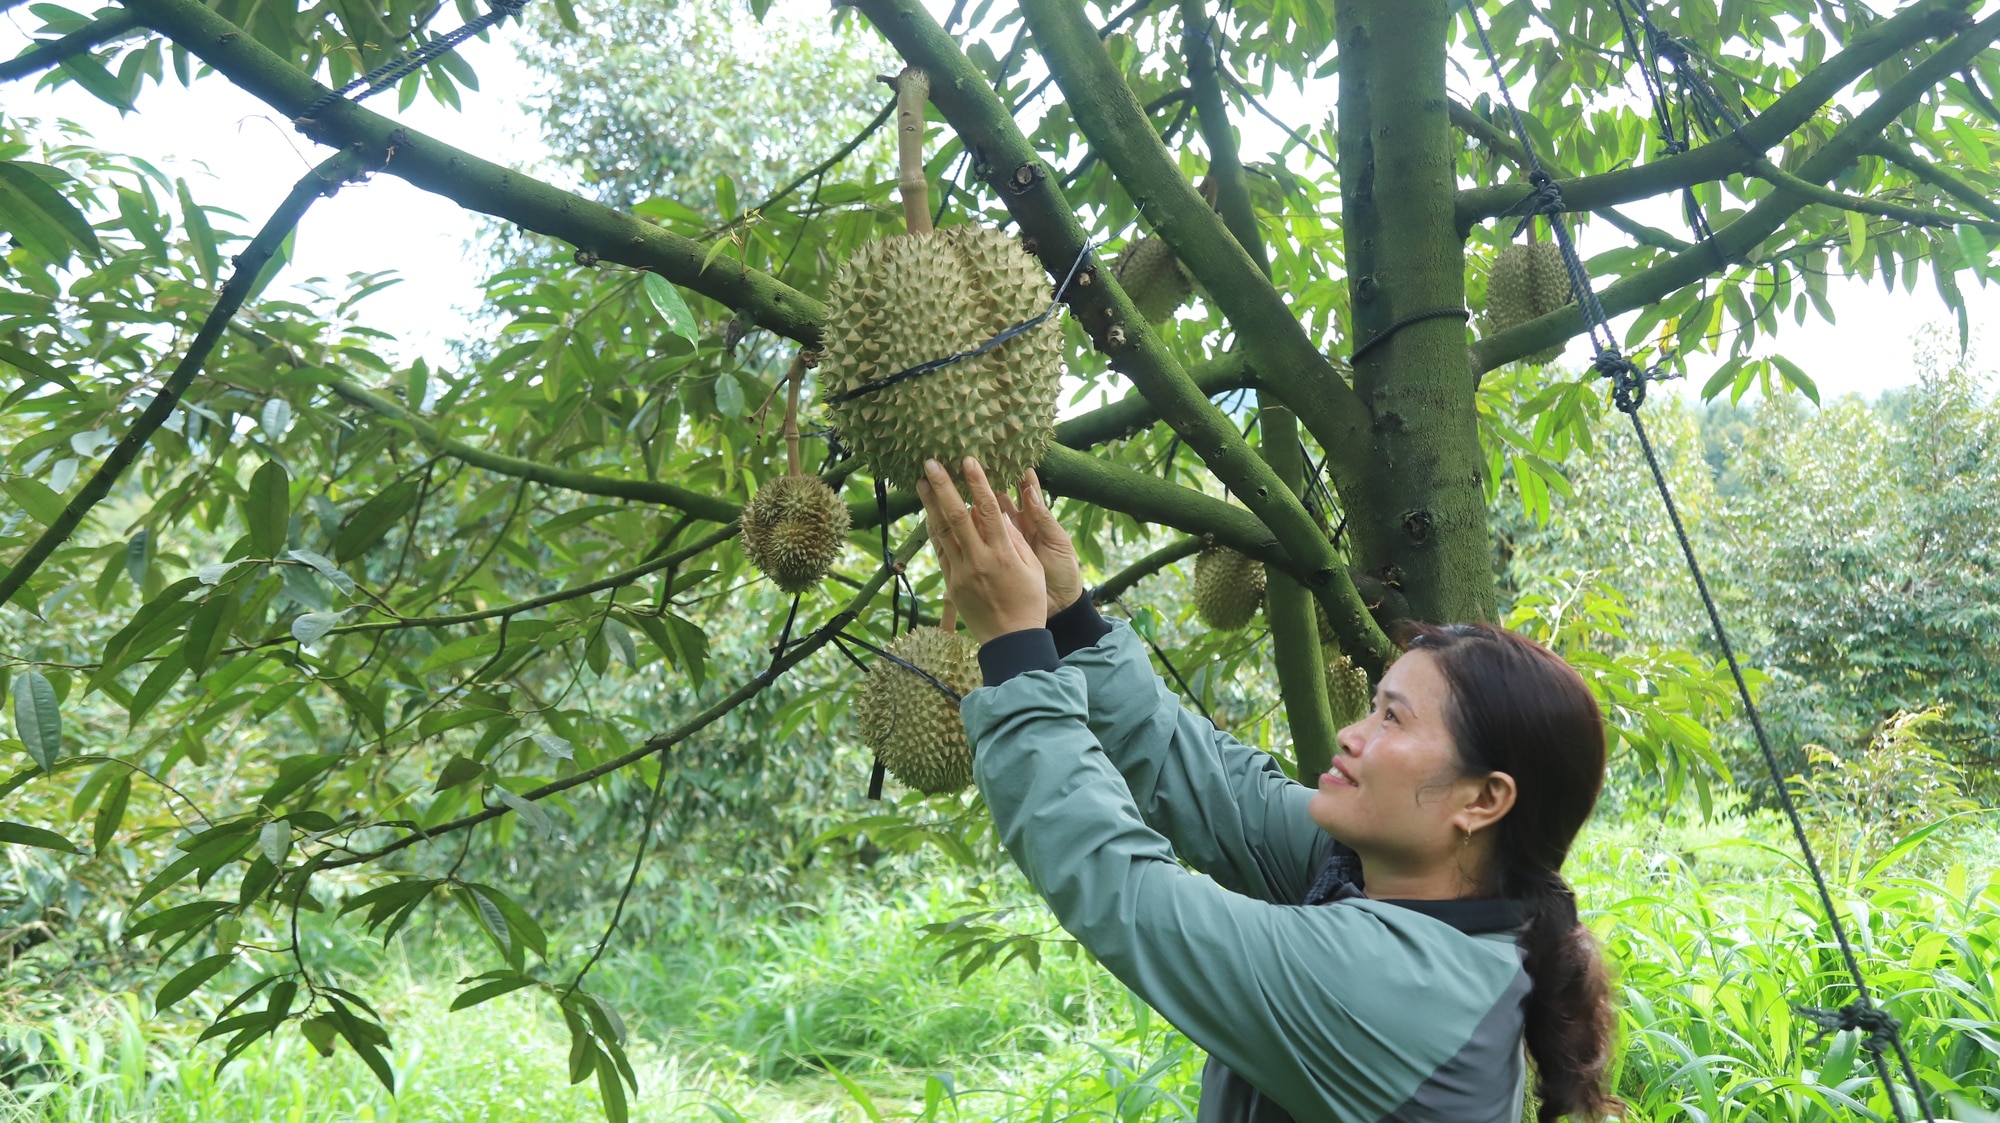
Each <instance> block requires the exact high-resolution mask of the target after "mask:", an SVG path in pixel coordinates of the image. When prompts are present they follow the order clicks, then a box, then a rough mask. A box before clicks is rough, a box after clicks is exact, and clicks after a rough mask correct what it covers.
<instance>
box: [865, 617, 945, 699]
mask: <svg viewBox="0 0 2000 1123" xmlns="http://www.w3.org/2000/svg"><path fill="white" fill-rule="evenodd" d="M840 638H841V639H843V640H846V641H847V642H848V643H851V644H853V645H854V646H856V647H858V648H860V649H862V650H863V651H866V652H868V653H869V654H871V655H874V656H875V657H876V658H878V659H887V660H888V661H889V662H891V663H894V664H896V665H897V666H898V667H901V668H903V669H904V670H906V671H908V672H910V673H911V674H913V675H915V676H917V677H918V678H920V679H923V680H924V681H925V682H927V683H930V684H931V685H932V686H934V687H936V688H937V689H938V692H939V693H941V694H943V695H944V696H945V697H947V698H949V699H951V700H952V701H953V702H954V703H956V702H963V701H965V696H964V695H963V694H960V693H959V692H958V691H956V690H953V689H952V688H951V687H949V686H946V685H945V684H944V682H943V681H942V680H940V679H939V678H938V677H937V676H936V675H933V674H931V673H930V672H929V671H926V670H924V669H923V668H922V667H919V666H917V665H916V664H915V663H912V662H910V661H909V660H908V659H904V658H902V657H901V656H897V655H891V654H889V653H888V652H887V651H884V650H883V649H881V648H879V647H877V646H875V645H874V644H872V643H869V642H868V641H867V640H865V639H862V638H861V637H859V636H850V635H848V634H847V633H846V632H842V633H841V634H840Z"/></svg>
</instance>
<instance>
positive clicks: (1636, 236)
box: [1447, 101, 1693, 253]
mask: <svg viewBox="0 0 2000 1123" xmlns="http://www.w3.org/2000/svg"><path fill="white" fill-rule="evenodd" d="M1447 112H1448V113H1449V114H1450V116H1451V124H1452V127H1453V128H1455V129H1457V130H1458V131H1459V132H1462V133H1464V134H1465V135H1467V136H1469V137H1471V138H1472V139H1474V140H1476V141H1478V142H1479V143H1481V144H1483V145H1485V146H1486V147H1488V148H1490V149H1492V150H1493V151H1494V152H1495V153H1496V154H1498V155H1499V156H1500V157H1501V158H1503V159H1506V160H1511V161H1512V162H1513V164H1514V166H1515V167H1517V168H1526V167H1527V166H1528V152H1527V149H1524V148H1522V147H1521V143H1520V142H1519V141H1517V140H1515V139H1514V138H1513V137H1511V136H1509V135H1507V131H1506V130H1505V129H1502V128H1501V127H1500V126H1498V125H1496V124H1494V123H1493V122H1491V121H1488V120H1487V119H1486V118H1484V117H1481V116H1480V115H1479V114H1477V113H1474V112H1473V111H1472V109H1471V108H1470V107H1469V106H1465V105H1461V104H1459V103H1458V102H1456V101H1453V102H1451V103H1450V105H1449V106H1448V107H1447ZM1522 115H1523V116H1526V113H1523V114H1522ZM1542 167H1543V168H1546V169H1547V170H1548V173H1549V174H1550V175H1553V176H1557V177H1560V176H1562V174H1563V173H1562V172H1561V171H1559V170H1558V169H1557V168H1556V167H1555V166H1554V164H1553V163H1552V162H1551V161H1549V160H1543V161H1542ZM1590 213H1592V214H1595V215H1600V216H1602V217H1603V219H1604V221H1606V222H1608V223H1610V224H1611V225H1612V226H1614V227H1617V228H1618V229H1619V230H1621V231H1623V232H1624V234H1625V236H1626V237H1628V238H1631V239H1632V240H1633V241H1635V242H1638V243H1639V244H1641V245H1646V246H1652V247H1653V248H1655V249H1662V250H1672V251H1674V252H1675V253H1679V252H1680V251H1682V250H1685V249H1687V248H1688V247H1689V246H1691V245H1693V243H1692V242H1688V241H1685V240H1683V239H1680V238H1676V237H1674V236H1673V235H1672V234H1669V233H1667V232H1666V231H1664V230H1661V229H1660V228H1658V227H1656V226H1648V225H1646V224H1645V223H1643V222H1640V221H1638V220H1637V219H1632V218H1627V217H1625V215H1623V214H1621V213H1619V211H1618V210H1617V209H1615V208H1613V207H1598V208H1597V209H1596V210H1593V211H1591V212H1590Z"/></svg>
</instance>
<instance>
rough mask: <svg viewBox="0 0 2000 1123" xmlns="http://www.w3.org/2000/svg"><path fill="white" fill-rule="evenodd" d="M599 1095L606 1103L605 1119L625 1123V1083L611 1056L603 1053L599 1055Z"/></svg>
mask: <svg viewBox="0 0 2000 1123" xmlns="http://www.w3.org/2000/svg"><path fill="white" fill-rule="evenodd" d="M597 1094H598V1097H599V1098H600V1099H601V1100H602V1101H603V1103H604V1117H605V1118H606V1119H608V1120H610V1123H625V1121H626V1119H627V1118H628V1116H627V1107H626V1104H625V1082H624V1081H623V1080H621V1079H620V1078H619V1076H618V1069H617V1067H616V1065H615V1064H614V1062H613V1061H612V1059H611V1058H610V1056H608V1055H607V1054H605V1053H602V1052H600V1053H598V1054H597Z"/></svg>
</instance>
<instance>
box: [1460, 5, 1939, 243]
mask: <svg viewBox="0 0 2000 1123" xmlns="http://www.w3.org/2000/svg"><path fill="white" fill-rule="evenodd" d="M1970 4H1971V0H1921V2H1919V3H1916V4H1912V5H1910V6H1909V7H1907V8H1904V9H1903V10H1902V11H1901V12H1898V13H1897V14H1896V15H1895V16H1894V17H1893V18H1891V19H1887V20H1884V21H1883V22H1881V23H1878V24H1876V25H1874V26H1873V27H1871V28H1869V29H1868V30H1866V31H1864V32H1862V33H1861V34H1859V35H1857V36H1855V37H1854V38H1853V39H1852V40H1850V41H1849V42H1848V45H1847V48H1846V49H1845V50H1843V51H1841V52H1840V53H1839V54H1836V55H1834V56H1833V57H1832V58H1829V59H1827V60H1826V61H1825V62H1823V63H1821V64H1820V65H1819V67H1818V68H1816V69H1814V70H1812V71H1809V72H1807V74H1806V75H1805V76H1804V77H1803V78H1801V79H1800V80H1799V83H1798V85H1796V86H1793V87H1792V88H1791V89H1789V90H1786V91H1785V92H1784V93H1783V94H1782V95H1780V96H1779V97H1778V99H1777V100H1776V101H1773V102H1772V103H1771V104H1770V106H1769V107H1768V108H1766V109H1765V110H1764V112H1762V113H1760V114H1758V115H1757V116H1755V117H1753V118H1751V119H1750V120H1748V121H1746V122H1744V124H1743V127H1742V129H1740V130H1738V132H1737V133H1736V134H1734V135H1731V136H1726V137H1722V138H1720V139H1717V140H1713V141H1710V142H1709V143H1707V144H1704V145H1700V146H1698V147H1696V148H1692V149H1690V150H1688V151H1687V152H1684V153H1681V154H1680V155H1677V156H1669V157H1667V158H1666V159H1664V160H1655V161H1653V162H1652V163H1650V164H1643V165H1640V166H1638V167H1631V168H1621V169H1619V170H1617V171H1612V172H1606V173H1604V174H1602V175H1593V176H1584V177H1582V178H1575V179H1564V180H1558V181H1557V185H1558V186H1560V187H1561V188H1562V194H1563V202H1564V203H1565V204H1566V205H1567V206H1568V208H1569V209H1570V210H1573V211H1595V210H1598V209H1599V208H1602V207H1607V206H1614V205H1616V204H1619V203H1629V202H1633V201H1635V200H1638V199H1646V198H1650V197H1652V196H1654V195H1662V194H1665V193H1667V192H1669V191H1678V190H1680V189H1681V188H1683V187H1692V186H1693V185H1695V184H1697V183H1707V182H1710V181H1713V180H1722V179H1727V178H1729V177H1730V176H1732V175H1736V174H1739V173H1741V172H1744V171H1747V170H1749V163H1750V161H1751V160H1752V159H1754V158H1756V157H1758V156H1761V155H1763V154H1764V153H1765V152H1766V151H1768V150H1770V149H1771V148H1773V147H1775V146H1776V145H1778V144H1781V143H1783V142H1784V140H1785V138H1787V137H1789V136H1790V135H1791V134H1792V133H1794V132H1795V131H1797V130H1798V128H1799V127H1800V126H1801V125H1804V124H1805V123H1806V122H1807V121H1810V120H1812V118H1813V115H1814V114H1816V113H1818V112H1819V110H1820V108H1821V107H1822V106H1824V105H1826V103H1827V102H1829V101H1831V100H1832V99H1833V97H1834V96H1835V95H1836V94H1838V93H1839V92H1840V91H1841V90H1843V89H1845V88H1846V87H1847V85H1848V83H1850V82H1853V81H1854V80H1855V79H1857V78H1859V77H1861V76H1862V75H1863V74H1866V73H1867V72H1868V71H1870V70H1872V69H1874V68H1875V67H1876V66H1877V65H1878V64H1880V63H1881V62H1882V61H1883V60H1885V59H1887V58H1889V57H1890V56H1891V55H1894V54H1896V53H1897V52H1899V51H1903V50H1905V49H1907V48H1909V47H1911V46H1913V45H1915V44H1917V43H1919V42H1921V41H1923V40H1925V39H1929V38H1933V37H1936V36H1941V35H1946V34H1949V33H1952V32H1956V31H1959V30H1961V29H1963V27H1964V25H1965V20H1966V16H1965V13H1964V9H1965V8H1966V7H1968V6H1969V5H1970ZM1529 190H1530V188H1529V187H1528V185H1526V184H1524V183H1511V184H1502V185H1499V186H1495V187H1474V188H1469V189H1467V190H1464V191H1461V192H1459V193H1458V204H1457V214H1458V225H1459V229H1461V230H1470V229H1471V228H1472V227H1473V226H1475V225H1477V224H1478V223H1480V222H1482V221H1484V220H1486V219H1489V218H1493V217H1494V216H1496V215H1502V214H1506V213H1507V212H1508V211H1510V210H1513V209H1514V208H1515V207H1517V206H1519V205H1520V203H1521V200H1522V199H1524V198H1526V197H1527V195H1528V192H1529Z"/></svg>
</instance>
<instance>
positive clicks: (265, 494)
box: [243, 460, 292, 558]
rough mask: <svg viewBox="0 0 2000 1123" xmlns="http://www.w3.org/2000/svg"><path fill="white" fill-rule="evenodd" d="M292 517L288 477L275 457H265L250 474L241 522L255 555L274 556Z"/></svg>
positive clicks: (282, 541)
mask: <svg viewBox="0 0 2000 1123" xmlns="http://www.w3.org/2000/svg"><path fill="white" fill-rule="evenodd" d="M291 519H292V477H291V474H290V473H289V472H286V471H285V467H284V465H282V464H279V463H278V462H277V461H275V460H266V461H265V462H264V463H263V465H262V466H261V467H259V468H258V469H257V471H256V474H254V475H252V476H251V477H250V492H249V497H248V498H247V499H246V500H245V501H244V504H243V522H244V524H245V525H246V526H248V527H249V528H250V548H251V549H253V550H255V551H257V556H259V557H265V558H275V557H277V556H278V554H279V552H280V551H282V550H283V549H284V548H285V535H286V529H287V527H288V526H289V525H290V523H291Z"/></svg>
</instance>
